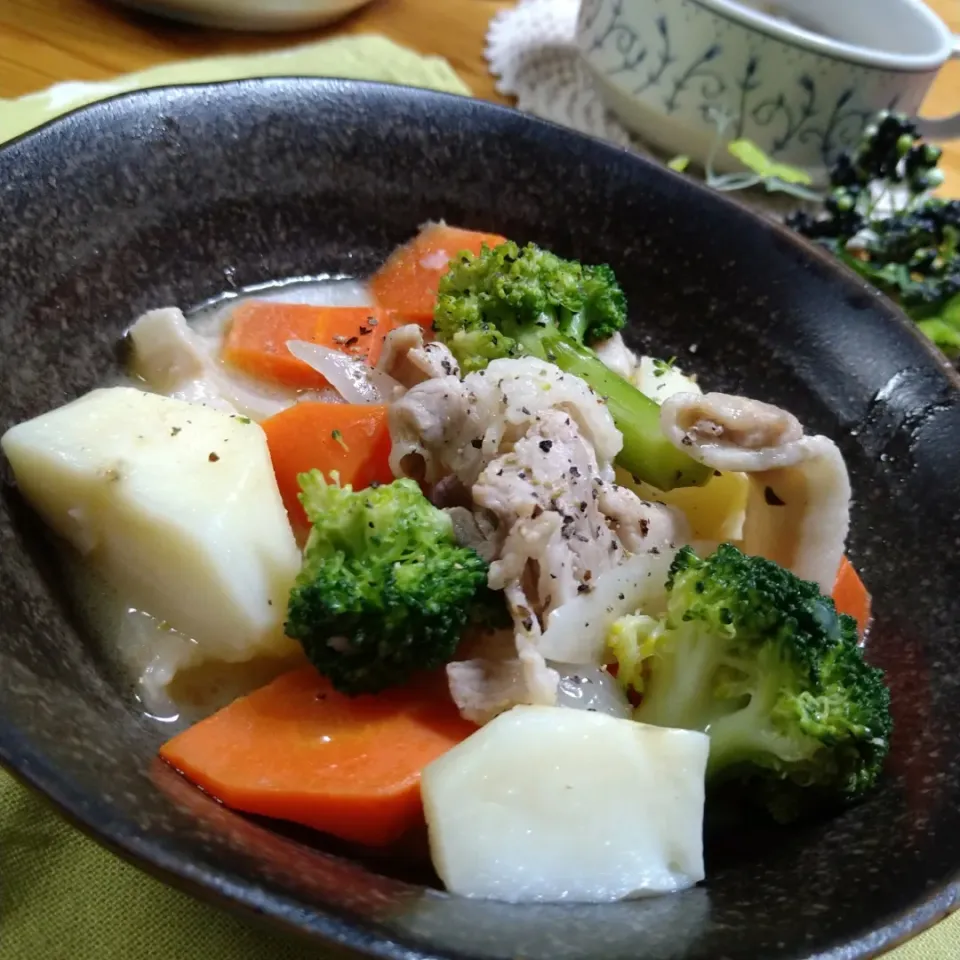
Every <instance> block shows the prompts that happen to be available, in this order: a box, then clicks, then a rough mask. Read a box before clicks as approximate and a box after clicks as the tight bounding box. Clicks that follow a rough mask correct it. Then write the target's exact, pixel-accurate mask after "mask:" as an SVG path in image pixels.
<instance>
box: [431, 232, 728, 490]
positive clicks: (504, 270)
mask: <svg viewBox="0 0 960 960" xmlns="http://www.w3.org/2000/svg"><path fill="white" fill-rule="evenodd" d="M626 321H627V307H626V299H625V297H624V295H623V291H622V290H621V289H620V287H619V286H618V284H617V280H616V277H615V276H614V275H613V271H612V270H611V269H610V268H609V267H607V266H597V267H589V266H584V265H583V264H581V263H577V262H576V261H573V260H563V259H561V258H560V257H558V256H556V255H555V254H553V253H550V252H549V251H547V250H541V249H540V248H539V247H537V246H535V245H534V244H528V245H527V246H526V247H524V248H523V249H520V247H518V246H517V244H515V243H512V242H507V243H502V244H500V245H499V246H497V247H494V248H493V249H491V248H489V247H484V248H483V249H482V250H481V252H480V253H479V254H478V255H474V254H472V253H463V254H461V255H460V256H459V257H458V258H457V259H456V260H454V261H452V262H451V266H450V269H449V271H448V272H447V273H446V274H445V275H444V276H443V277H442V278H441V280H440V285H439V294H438V296H437V305H436V309H435V311H434V328H435V330H436V332H437V336H438V337H439V338H440V340H442V341H443V342H444V343H445V344H446V345H447V346H448V347H449V348H450V350H451V352H452V353H453V354H454V356H455V357H456V358H457V360H458V361H459V363H460V367H461V369H462V370H463V371H464V372H465V373H470V372H472V371H476V370H482V369H483V368H484V367H486V366H487V364H488V363H489V362H490V361H491V360H496V359H500V358H505V357H520V356H535V357H539V358H540V359H541V360H547V361H549V362H550V363H555V364H556V365H557V366H558V367H560V368H561V369H562V370H564V371H566V372H567V373H571V374H573V375H574V376H577V377H580V378H581V379H583V380H585V381H586V382H587V383H588V384H589V385H590V386H591V387H592V388H593V389H594V390H596V391H597V393H599V394H600V395H601V396H602V397H604V398H605V399H606V401H607V406H608V409H609V410H610V413H611V415H612V416H613V419H614V422H615V423H616V425H617V429H619V430H620V432H621V433H622V434H623V449H622V450H621V451H620V455H619V456H618V457H617V462H618V463H619V464H620V466H622V467H623V468H624V469H625V470H628V471H629V472H630V473H632V474H633V475H634V476H636V477H638V478H639V479H641V480H644V481H646V482H647V483H649V484H652V485H653V486H655V487H658V488H659V489H661V490H671V489H673V488H674V487H683V486H693V485H698V484H703V483H706V482H707V481H708V480H709V479H710V476H711V475H712V473H711V471H710V470H708V469H707V468H705V467H703V466H702V465H701V464H699V463H697V462H696V461H694V460H693V459H692V458H691V457H689V456H687V455H686V454H685V453H683V452H681V451H680V450H677V449H676V448H675V447H674V446H673V445H672V444H671V443H670V441H669V440H667V438H666V437H665V436H664V435H663V432H662V431H661V429H660V408H659V407H658V406H657V404H656V402H655V401H653V400H651V399H649V398H648V397H646V396H644V394H643V393H641V392H640V391H639V390H638V389H637V388H636V387H635V386H633V384H631V383H629V382H628V381H627V380H624V378H623V377H621V376H619V375H617V374H616V373H614V372H613V371H612V370H610V369H609V368H608V367H607V366H606V365H605V364H604V363H603V362H602V361H601V360H600V359H599V357H597V355H596V354H595V353H594V352H593V350H591V349H590V346H589V345H590V344H591V343H595V342H596V341H598V340H603V339H606V338H607V337H610V336H612V335H613V334H614V333H616V332H617V331H618V330H620V329H622V328H623V326H624V324H625V323H626Z"/></svg>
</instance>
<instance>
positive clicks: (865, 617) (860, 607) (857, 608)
mask: <svg viewBox="0 0 960 960" xmlns="http://www.w3.org/2000/svg"><path fill="white" fill-rule="evenodd" d="M833 602H834V603H835V604H836V607H837V610H838V611H839V612H840V613H846V614H848V615H849V616H851V617H853V619H854V620H856V621H857V624H858V625H859V627H860V632H861V633H863V632H864V630H866V629H867V626H868V624H869V623H870V608H871V602H870V594H869V593H867V588H866V587H865V586H864V585H863V581H862V580H861V579H860V576H859V575H858V574H857V571H856V570H854V568H853V564H852V563H850V561H849V560H848V559H847V558H846V557H844V558H843V560H841V561H840V570H839V571H838V573H837V579H836V581H835V583H834V586H833Z"/></svg>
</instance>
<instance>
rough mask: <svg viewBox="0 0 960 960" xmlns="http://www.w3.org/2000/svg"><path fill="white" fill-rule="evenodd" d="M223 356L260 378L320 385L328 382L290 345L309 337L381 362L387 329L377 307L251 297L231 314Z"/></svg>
mask: <svg viewBox="0 0 960 960" xmlns="http://www.w3.org/2000/svg"><path fill="white" fill-rule="evenodd" d="M229 324H230V325H229V329H228V330H227V336H226V339H225V340H224V344H223V359H224V360H225V361H226V362H227V363H229V364H231V365H232V366H234V367H236V368H237V369H238V370H242V371H243V372H244V373H247V374H249V375H250V376H252V377H256V378H257V379H259V380H268V381H270V382H271V383H281V384H284V385H285V386H288V387H296V388H302V389H307V390H310V389H321V388H323V387H326V386H327V381H326V379H325V378H324V377H322V376H321V375H320V374H319V373H317V372H316V370H314V369H313V368H312V367H310V366H309V365H308V364H306V363H304V362H303V361H302V360H298V359H297V358H296V357H295V356H293V354H292V353H290V351H289V350H288V349H287V341H288V340H306V341H308V342H310V343H318V344H321V345H322V346H324V347H329V348H330V349H332V350H340V351H342V352H343V353H346V354H348V355H349V356H353V357H358V358H361V359H365V360H366V361H367V363H369V364H370V365H371V366H372V365H373V364H375V363H376V362H377V358H378V356H379V355H380V347H381V345H382V344H383V338H384V336H385V335H386V332H387V328H388V318H387V317H386V316H385V314H384V311H383V310H380V309H378V308H376V307H315V306H311V305H310V304H305V303H273V302H271V301H269V300H247V301H245V302H244V303H241V304H240V305H239V306H238V307H237V308H236V309H235V310H234V311H233V313H231V315H230V320H229Z"/></svg>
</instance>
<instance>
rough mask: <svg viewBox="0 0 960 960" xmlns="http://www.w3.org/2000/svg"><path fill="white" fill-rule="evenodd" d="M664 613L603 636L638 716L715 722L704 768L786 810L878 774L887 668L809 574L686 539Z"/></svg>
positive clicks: (784, 814) (883, 750) (663, 721)
mask: <svg viewBox="0 0 960 960" xmlns="http://www.w3.org/2000/svg"><path fill="white" fill-rule="evenodd" d="M667 591H668V593H667V596H668V599H667V610H666V614H665V616H663V617H662V618H660V619H654V618H652V617H647V616H633V617H625V618H623V619H622V620H620V621H618V622H617V623H616V624H614V626H613V628H612V629H611V631H610V635H609V637H608V643H609V646H610V648H611V651H612V652H613V654H614V656H615V657H616V659H617V661H618V672H617V676H618V678H619V679H620V681H621V683H623V684H624V686H626V687H628V688H632V689H634V690H635V691H637V692H638V693H640V694H641V695H642V699H641V702H640V706H639V707H638V708H637V710H636V712H635V719H636V720H639V721H642V722H644V723H652V724H656V725H658V726H663V727H681V728H684V729H689V730H702V731H705V732H707V733H708V734H709V735H710V759H709V762H708V765H707V779H708V782H709V783H710V784H715V783H719V782H722V781H742V782H745V783H746V784H747V785H748V786H749V787H750V788H751V789H752V790H753V791H754V795H755V796H756V797H757V799H759V800H760V801H761V802H762V803H763V804H764V805H765V806H766V807H767V808H768V809H769V811H770V812H771V813H772V814H773V816H774V817H775V818H777V819H778V820H781V821H785V820H791V819H794V818H796V817H798V816H800V815H801V814H803V813H804V812H806V811H808V810H812V809H814V808H815V807H818V806H821V805H824V804H829V803H835V802H843V801H849V800H854V799H856V798H858V797H860V796H861V795H862V794H863V793H864V792H866V791H867V790H868V789H869V788H870V787H872V786H873V784H874V783H875V781H876V779H877V777H878V775H879V773H880V769H881V767H882V765H883V760H884V758H885V756H886V754H887V750H888V748H889V741H890V732H891V718H890V694H889V691H888V690H887V687H886V685H885V684H884V679H883V673H882V671H880V670H879V669H877V668H875V667H871V666H870V665H868V664H867V663H866V662H865V661H864V659H863V656H862V653H861V649H860V647H859V645H858V638H857V627H856V623H855V621H854V620H853V619H852V618H851V617H848V616H844V615H840V614H838V613H837V611H836V608H835V607H834V604H833V601H832V600H830V599H829V598H827V597H824V596H822V595H821V593H820V590H819V588H818V587H817V585H816V584H814V583H809V582H807V581H805V580H801V579H799V578H798V577H796V576H794V574H792V573H790V572H789V571H787V570H784V569H783V568H782V567H780V566H778V565H777V564H775V563H772V562H771V561H769V560H764V559H761V558H759V557H748V556H745V555H744V554H743V553H741V552H740V551H739V550H738V549H737V548H736V547H734V546H732V545H730V544H723V545H722V546H720V547H719V548H718V549H717V550H716V552H715V553H713V554H712V555H711V556H710V557H708V558H707V559H705V560H701V559H699V558H698V557H697V556H696V554H695V553H694V552H693V551H692V550H691V549H690V548H689V547H684V548H683V549H682V550H681V551H680V552H679V553H678V554H677V557H676V559H675V560H674V563H673V565H672V567H671V570H670V576H669V579H668V582H667Z"/></svg>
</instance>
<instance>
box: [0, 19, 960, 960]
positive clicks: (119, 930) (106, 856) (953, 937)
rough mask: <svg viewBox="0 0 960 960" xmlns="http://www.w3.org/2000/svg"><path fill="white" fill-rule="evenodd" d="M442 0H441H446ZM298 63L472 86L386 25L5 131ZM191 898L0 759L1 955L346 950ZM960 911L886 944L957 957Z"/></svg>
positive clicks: (8, 113) (8, 133)
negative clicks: (76, 824)
mask: <svg viewBox="0 0 960 960" xmlns="http://www.w3.org/2000/svg"><path fill="white" fill-rule="evenodd" d="M440 2H442V0H440ZM285 74H286V75H290V74H300V75H315V76H337V77H347V78H354V79H365V80H385V81H393V82H397V83H405V84H409V85H412V86H421V87H429V88H432V89H437V90H446V91H449V92H451V93H461V94H469V92H470V91H469V89H468V88H467V87H466V86H465V85H464V83H463V82H462V81H461V80H460V78H459V77H458V76H457V75H456V74H455V73H454V71H453V69H452V68H451V67H450V65H449V64H448V63H447V62H446V61H445V60H442V59H441V58H439V57H422V56H420V55H418V54H416V53H414V52H413V51H410V50H406V49H404V48H403V47H399V46H397V45H396V44H394V43H391V42H390V41H389V40H387V39H385V38H383V37H373V36H371V37H345V38H341V39H336V40H329V41H326V42H321V43H315V44H309V45H307V46H302V47H296V48H294V49H291V50H287V51H281V52H277V53H270V54H259V55H248V56H236V57H232V56H231V57H213V58H209V59H205V60H193V61H187V62H184V63H174V64H168V65H165V66H161V67H154V68H153V69H150V70H145V71H143V72H141V73H135V74H130V75H129V76H125V77H120V78H117V79H116V80H111V81H108V82H106V83H63V84H57V85H56V86H54V87H51V88H50V89H49V90H45V91H43V92H41V93H37V94H33V95H31V96H28V97H22V98H20V99H19V100H0V142H3V141H5V140H8V139H10V138H11V137H14V136H17V135H19V134H21V133H24V132H25V131H27V130H30V129H31V128H33V127H35V126H37V125H39V124H41V123H43V122H45V121H47V120H51V119H53V118H54V117H56V116H58V115H60V114H61V113H64V112H66V111H67V110H72V109H74V108H75V107H78V106H81V105H82V104H85V103H90V102H92V101H94V100H98V99H101V98H103V97H108V96H112V95H114V94H117V93H122V92H124V91H127V90H134V89H138V88H142V87H151V86H161V85H164V84H168V83H185V82H186V83H191V82H193V83H196V82H204V81H213V80H229V79H238V78H243V77H261V76H282V75H285ZM343 956H344V955H343V953H342V952H341V951H334V950H329V949H323V948H315V947H308V946H303V945H302V944H300V943H298V942H294V941H291V940H288V939H285V938H281V937H278V936H276V935H273V934H271V933H269V932H264V931H262V930H261V929H260V928H259V927H254V926H252V925H251V924H249V923H247V922H246V921H244V920H241V919H237V918H236V917H234V916H233V915H231V914H229V913H227V912H224V911H221V910H217V909H214V908H212V907H209V906H207V905H205V904H202V903H200V902H199V901H197V900H194V899H193V898H191V897H188V896H186V895H184V894H182V893H179V892H178V891H176V890H173V889H171V888H170V887H167V886H165V885H164V884H162V883H160V882H158V881H156V880H154V879H152V878H150V877H148V876H146V875H145V874H142V873H141V872H140V871H139V870H137V869H135V868H134V867H131V866H129V865H128V864H127V863H125V862H124V861H122V860H120V859H118V858H117V857H115V856H113V854H111V853H108V852H107V851H106V850H103V849H102V848H100V847H99V846H97V845H96V844H95V843H94V842H93V841H92V840H88V839H87V838H86V837H85V836H83V835H82V834H81V833H79V832H78V831H77V830H75V829H74V828H73V827H71V826H70V825H69V824H67V823H66V822H65V821H64V820H62V819H61V818H60V817H59V815H58V814H56V813H55V812H54V811H53V810H52V809H51V808H50V807H49V806H48V805H47V803H46V802H45V801H43V800H42V799H40V798H38V797H35V796H34V795H33V794H31V793H30V792H29V791H27V790H26V789H24V788H23V787H22V786H20V785H19V784H18V783H17V782H16V781H14V780H13V779H12V778H11V777H10V776H9V775H8V774H6V773H4V772H3V771H0V958H3V960H146V958H150V960H335V958H337V960H339V958H342V957H343ZM958 958H960V915H958V916H954V917H951V918H949V919H947V920H945V921H943V922H942V923H940V924H938V925H937V926H936V927H934V928H933V929H932V930H930V931H928V932H927V933H924V934H922V935H921V936H919V937H917V938H916V939H914V940H912V941H911V942H910V943H908V944H906V945H905V946H903V947H900V948H898V949H897V950H895V951H893V952H892V953H890V954H889V955H888V960H958Z"/></svg>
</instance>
